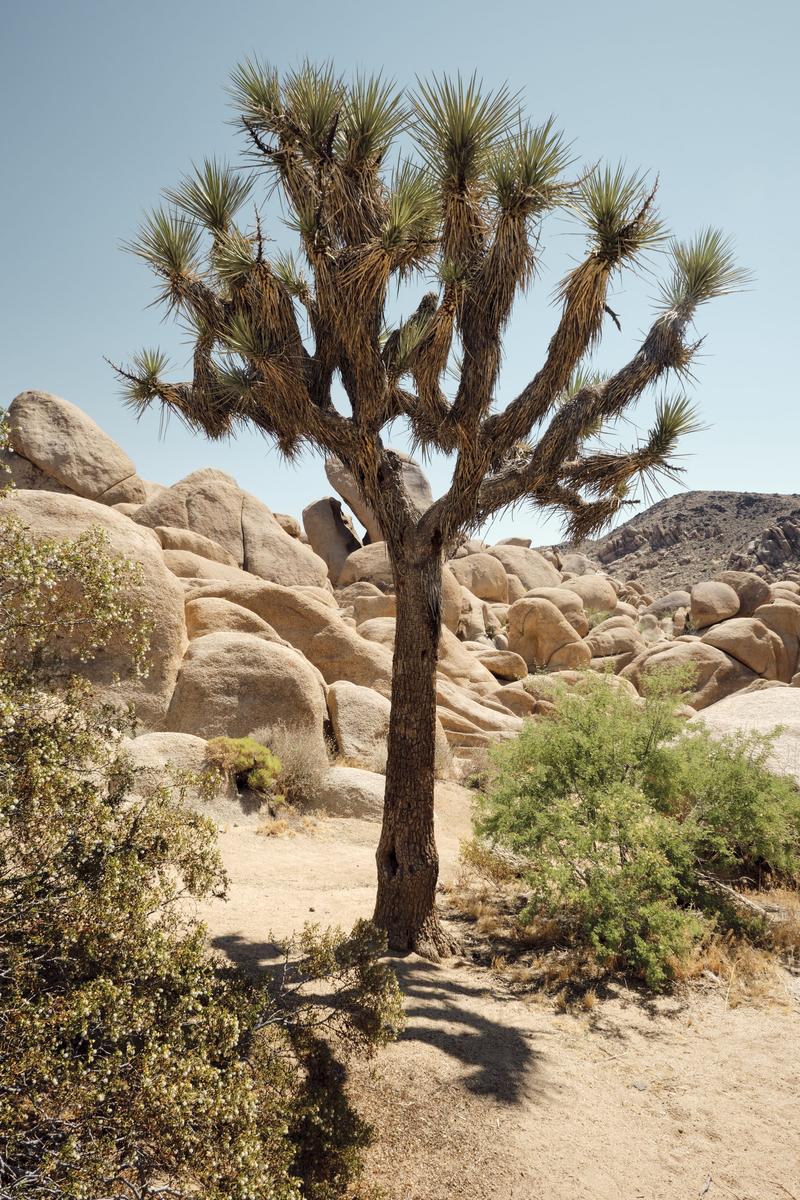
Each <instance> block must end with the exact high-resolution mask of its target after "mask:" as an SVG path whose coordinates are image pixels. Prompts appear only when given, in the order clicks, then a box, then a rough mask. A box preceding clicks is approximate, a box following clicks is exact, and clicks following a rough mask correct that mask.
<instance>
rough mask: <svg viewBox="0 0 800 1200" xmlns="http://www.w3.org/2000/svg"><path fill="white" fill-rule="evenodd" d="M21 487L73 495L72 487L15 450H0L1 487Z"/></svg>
mask: <svg viewBox="0 0 800 1200" xmlns="http://www.w3.org/2000/svg"><path fill="white" fill-rule="evenodd" d="M8 484H11V486H12V487H15V488H21V489H22V490H23V491H29V492H60V493H61V494H62V495H67V496H73V495H75V493H74V492H73V490H72V488H68V487H65V486H64V484H63V483H59V482H58V480H57V479H54V478H53V477H52V475H46V474H45V473H44V471H42V470H41V469H40V468H39V467H37V466H35V464H34V463H32V462H29V461H28V459H27V458H24V457H23V455H21V454H17V453H15V451H13V450H0V487H6V486H7V485H8Z"/></svg>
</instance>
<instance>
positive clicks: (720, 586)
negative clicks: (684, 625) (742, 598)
mask: <svg viewBox="0 0 800 1200" xmlns="http://www.w3.org/2000/svg"><path fill="white" fill-rule="evenodd" d="M738 611H739V597H738V596H737V594H736V592H735V591H734V589H733V588H732V587H731V586H730V584H728V583H721V582H720V581H719V580H709V581H708V582H706V583H696V584H695V585H694V587H693V588H692V592H691V616H692V624H693V625H694V627H695V629H707V628H708V626H709V625H716V624H718V623H719V622H720V621H727V620H728V618H729V617H735V616H736V614H737V613H738Z"/></svg>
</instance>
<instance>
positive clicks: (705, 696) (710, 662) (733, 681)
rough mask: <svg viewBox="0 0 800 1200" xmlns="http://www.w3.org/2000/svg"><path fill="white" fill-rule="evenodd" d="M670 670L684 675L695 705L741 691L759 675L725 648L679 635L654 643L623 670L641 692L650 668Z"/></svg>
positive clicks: (704, 705)
mask: <svg viewBox="0 0 800 1200" xmlns="http://www.w3.org/2000/svg"><path fill="white" fill-rule="evenodd" d="M659 670H662V671H663V670H668V671H673V672H675V673H676V677H680V675H681V674H682V675H684V676H685V679H684V681H683V682H684V686H685V695H686V702H687V703H688V704H690V705H691V706H692V708H696V709H701V708H707V707H708V706H709V705H710V704H716V702H717V701H718V700H722V699H724V697H725V696H730V695H731V694H732V693H733V692H738V691H739V690H740V689H741V688H743V687H746V686H747V684H748V683H752V682H753V680H754V679H756V678H757V676H756V674H755V672H754V671H751V670H750V669H749V667H746V666H744V665H743V664H742V663H740V662H739V661H738V659H735V658H731V656H730V655H729V654H726V653H725V652H724V650H718V649H717V647H716V646H709V645H707V644H705V643H704V642H701V641H699V640H698V639H697V638H678V639H676V640H675V641H674V642H662V643H658V644H656V645H655V646H651V647H650V648H649V649H647V650H645V651H644V653H642V654H639V655H637V657H636V658H635V659H634V660H633V662H631V663H630V664H629V665H628V666H627V667H625V669H624V670H623V671H622V678H623V679H628V680H629V681H630V682H631V683H632V684H633V686H634V687H635V688H636V690H637V691H638V692H640V693H641V692H643V691H644V688H645V685H646V680H647V675H648V673H649V672H651V671H659Z"/></svg>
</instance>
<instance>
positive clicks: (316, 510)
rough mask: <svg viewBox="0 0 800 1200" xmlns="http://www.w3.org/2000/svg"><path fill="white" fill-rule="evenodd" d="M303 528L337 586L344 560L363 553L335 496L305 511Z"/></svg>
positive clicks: (316, 502) (358, 540) (317, 502)
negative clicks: (359, 552) (360, 551)
mask: <svg viewBox="0 0 800 1200" xmlns="http://www.w3.org/2000/svg"><path fill="white" fill-rule="evenodd" d="M303 528H304V529H305V531H306V536H307V538H308V540H309V543H310V545H311V548H312V550H313V551H314V553H315V554H318V555H319V557H320V558H321V559H323V560H324V561H325V563H326V564H327V567H328V575H329V576H330V578H331V582H332V583H334V584H336V583H337V581H338V579H339V573H340V571H341V569H342V567H343V566H344V562H345V559H346V558H347V557H348V555H350V554H353V553H354V551H356V550H360V549H361V541H360V539H359V538H357V537H356V535H355V533H354V532H353V530H352V528H351V527H350V525H349V523H348V522H347V521H345V519H344V517H343V515H342V506H341V504H340V502H339V501H338V500H335V499H334V498H333V496H323V497H322V499H321V500H315V502H314V503H313V504H309V505H308V506H307V507H306V508H304V509H303Z"/></svg>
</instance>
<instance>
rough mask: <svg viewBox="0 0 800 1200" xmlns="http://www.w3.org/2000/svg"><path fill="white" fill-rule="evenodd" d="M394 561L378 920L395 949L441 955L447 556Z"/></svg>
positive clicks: (447, 946)
mask: <svg viewBox="0 0 800 1200" xmlns="http://www.w3.org/2000/svg"><path fill="white" fill-rule="evenodd" d="M390 553H391V549H390ZM392 565H393V567H394V574H395V587H396V595H397V620H396V628H395V645H394V670H393V677H392V712H391V718H390V722H389V753H388V761H387V765H386V792H385V799H384V808H383V828H382V830H381V838H380V843H379V845H378V851H377V855H376V858H377V863H378V894H377V899H376V902H375V916H374V921H375V923H376V925H379V926H380V927H381V928H383V929H385V930H386V932H387V935H388V939H389V946H390V948H391V949H393V950H401V951H405V950H415V951H417V953H419V954H423V955H425V956H426V957H427V958H432V959H438V958H440V957H441V956H442V955H443V954H450V953H452V952H453V950H454V949H455V943H454V941H453V939H452V938H450V937H449V936H448V934H447V933H446V932H445V930H444V929H443V928H442V927H441V925H440V924H439V920H438V917H437V915H436V883H437V880H438V877H439V856H438V854H437V851H436V841H435V838H434V827H433V788H434V765H435V752H436V660H437V655H438V650H439V635H440V632H441V605H442V560H441V555H440V553H439V552H438V551H437V550H435V549H434V548H433V547H428V548H427V551H426V550H425V549H424V548H423V550H422V551H421V552H420V551H417V552H415V553H413V554H408V553H402V554H400V555H397V556H396V555H394V554H392Z"/></svg>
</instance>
